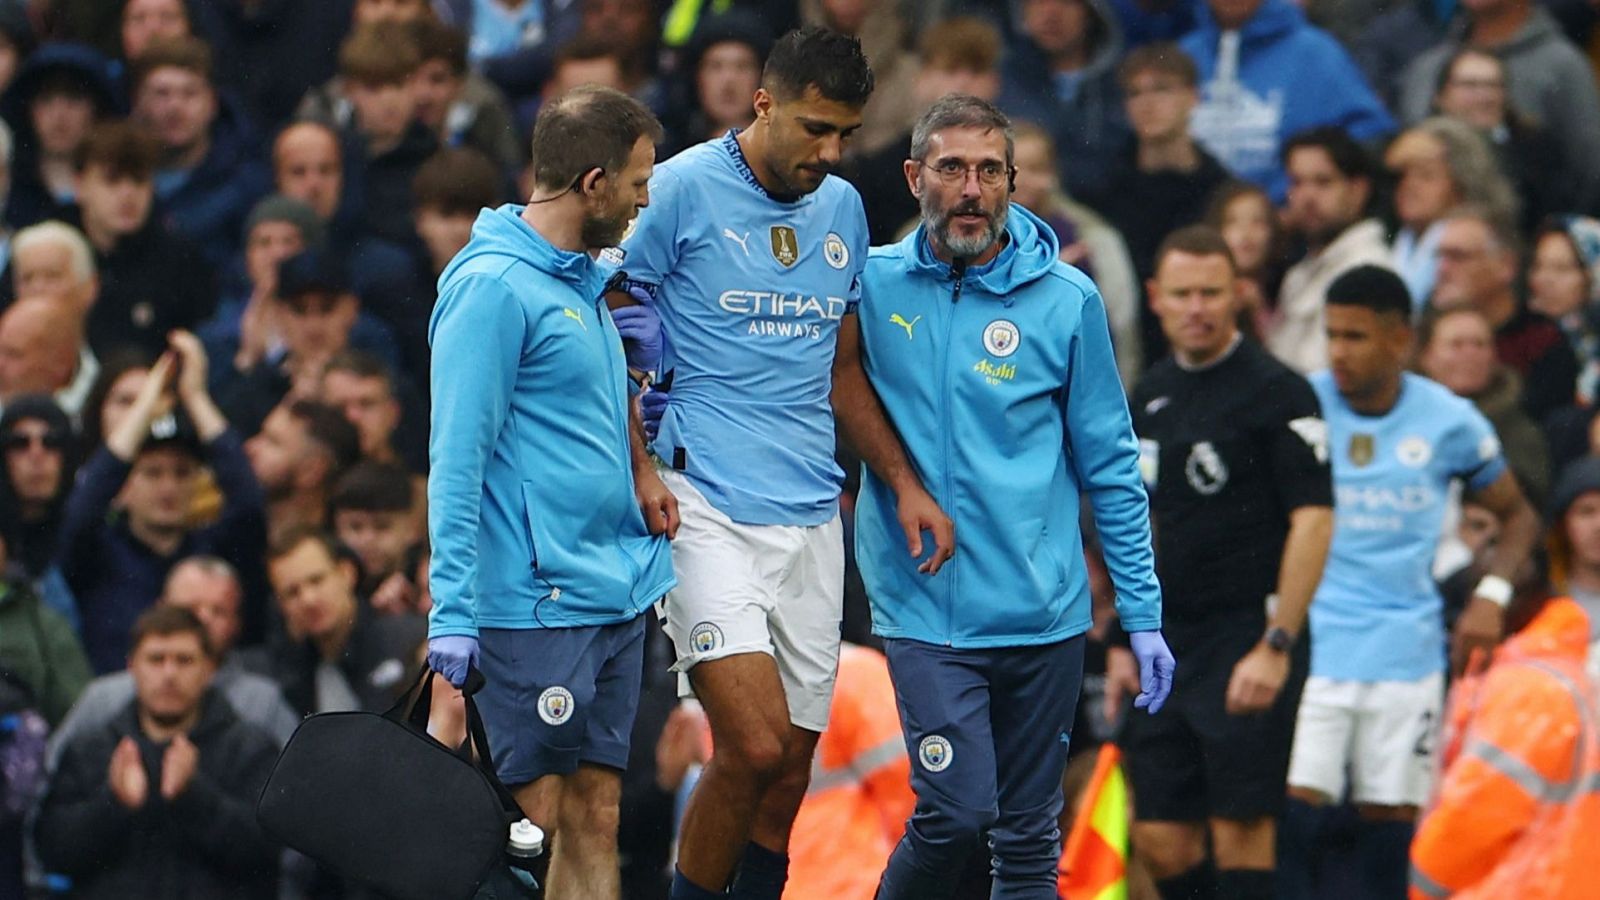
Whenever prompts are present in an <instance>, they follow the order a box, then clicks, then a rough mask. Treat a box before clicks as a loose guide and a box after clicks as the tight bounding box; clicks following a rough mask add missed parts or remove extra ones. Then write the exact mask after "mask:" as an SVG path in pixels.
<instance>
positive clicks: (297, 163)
mask: <svg viewBox="0 0 1600 900" xmlns="http://www.w3.org/2000/svg"><path fill="white" fill-rule="evenodd" d="M358 145H359V141H357V140H356V139H355V138H354V137H353V136H352V137H350V138H349V139H348V140H346V139H344V138H342V137H341V136H340V134H339V132H338V130H336V129H335V128H334V127H333V126H332V125H329V124H327V123H325V122H319V121H306V122H296V123H294V124H293V125H290V126H288V127H287V128H285V129H283V131H282V132H280V133H279V134H278V137H277V140H276V141H274V142H273V149H272V168H273V179H274V181H273V183H274V185H275V186H276V189H277V191H278V193H280V194H283V195H284V196H286V197H291V198H293V199H295V200H299V201H301V202H303V203H305V204H306V205H308V206H310V207H311V208H312V210H314V211H315V212H316V214H317V219H318V221H320V222H321V223H322V225H323V227H324V229H325V230H326V232H327V234H328V246H329V247H330V248H332V250H333V252H334V253H335V254H337V255H339V256H342V257H344V258H345V259H347V260H349V261H350V276H351V281H352V283H353V284H355V286H356V288H357V289H358V290H360V291H364V292H365V291H370V290H372V289H373V288H374V287H376V286H379V285H385V286H388V285H389V282H390V280H391V279H395V278H397V277H400V280H402V281H403V275H404V273H407V272H410V271H411V270H412V268H413V267H414V266H415V265H416V258H417V254H415V253H413V252H411V251H409V250H407V249H406V248H405V247H402V246H400V245H397V244H394V243H392V242H390V241H386V240H382V239H379V238H377V237H375V236H373V235H371V234H368V233H367V232H366V230H365V228H366V226H365V224H364V217H365V212H364V209H365V205H364V201H363V199H362V195H363V189H362V185H361V179H362V171H363V170H362V168H361V167H360V166H351V167H348V168H347V167H346V165H345V160H346V159H360V157H361V150H360V147H359V146H358Z"/></svg>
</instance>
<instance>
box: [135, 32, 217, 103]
mask: <svg viewBox="0 0 1600 900" xmlns="http://www.w3.org/2000/svg"><path fill="white" fill-rule="evenodd" d="M166 68H173V69H183V70H184V71H186V72H193V73H194V74H196V75H199V76H200V77H201V78H203V79H205V82H206V84H215V82H214V81H213V79H212V61H211V45H209V44H207V43H206V42H205V41H203V40H201V39H200V38H197V37H173V38H159V39H157V40H154V41H151V42H150V46H148V47H146V48H145V51H144V52H143V53H141V54H139V58H138V59H136V60H134V61H133V81H132V84H133V92H134V93H135V94H137V93H138V92H139V89H140V88H142V87H144V81H145V79H146V78H149V77H150V74H151V73H152V72H155V71H156V70H157V69H166Z"/></svg>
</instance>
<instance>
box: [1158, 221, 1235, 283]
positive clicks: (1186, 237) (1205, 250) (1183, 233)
mask: <svg viewBox="0 0 1600 900" xmlns="http://www.w3.org/2000/svg"><path fill="white" fill-rule="evenodd" d="M1169 253H1187V254H1189V255H1190V256H1220V257H1222V258H1223V259H1225V260H1227V261H1228V270H1229V271H1231V272H1234V273H1237V272H1238V271H1239V264H1238V263H1237V262H1236V261H1235V260H1234V258H1233V250H1232V249H1231V248H1230V247H1229V246H1228V242H1227V241H1226V240H1224V239H1223V237H1222V232H1220V231H1218V230H1217V229H1215V228H1212V227H1211V226H1210V225H1188V226H1185V227H1183V228H1179V229H1178V230H1177V231H1174V232H1172V233H1171V234H1169V235H1167V236H1166V237H1165V238H1164V239H1163V240H1162V241H1161V246H1160V247H1158V248H1157V249H1156V255H1155V259H1154V260H1152V262H1153V263H1154V265H1153V266H1152V267H1151V271H1152V272H1159V271H1161V262H1162V260H1165V259H1166V258H1167V254H1169Z"/></svg>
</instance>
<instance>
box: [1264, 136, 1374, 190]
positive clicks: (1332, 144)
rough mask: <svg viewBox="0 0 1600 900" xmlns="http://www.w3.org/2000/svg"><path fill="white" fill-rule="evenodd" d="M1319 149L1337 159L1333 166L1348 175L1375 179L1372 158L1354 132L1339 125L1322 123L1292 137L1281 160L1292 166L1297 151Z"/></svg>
mask: <svg viewBox="0 0 1600 900" xmlns="http://www.w3.org/2000/svg"><path fill="white" fill-rule="evenodd" d="M1307 148H1316V149H1319V150H1321V151H1323V152H1324V153H1326V154H1328V158H1329V159H1330V160H1332V161H1333V167H1334V168H1336V169H1338V170H1339V172H1340V173H1341V174H1343V175H1344V177H1346V178H1364V179H1366V180H1368V181H1371V180H1372V176H1373V174H1374V172H1373V165H1372V157H1371V156H1370V155H1369V154H1368V153H1367V151H1366V150H1364V149H1362V147H1361V145H1360V144H1358V143H1356V139H1355V138H1353V137H1351V136H1350V133H1349V132H1347V131H1345V130H1344V129H1343V128H1340V127H1338V126H1337V125H1322V126H1319V127H1317V128H1310V129H1307V130H1305V131H1302V132H1300V133H1299V134H1296V135H1295V136H1293V137H1291V138H1289V140H1288V141H1287V142H1285V143H1284V145H1283V154H1282V156H1281V157H1280V161H1281V162H1282V163H1283V165H1284V166H1285V167H1287V166H1288V165H1289V157H1290V156H1292V155H1293V154H1294V152H1295V151H1296V150H1304V149H1307Z"/></svg>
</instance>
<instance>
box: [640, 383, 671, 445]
mask: <svg viewBox="0 0 1600 900" xmlns="http://www.w3.org/2000/svg"><path fill="white" fill-rule="evenodd" d="M666 411H667V392H666V391H664V390H661V389H660V388H651V389H650V390H648V391H645V392H644V393H643V394H640V395H639V418H641V419H643V420H644V436H645V440H647V441H649V442H650V443H655V440H656V435H658V434H660V433H661V415H662V413H665V412H666Z"/></svg>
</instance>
